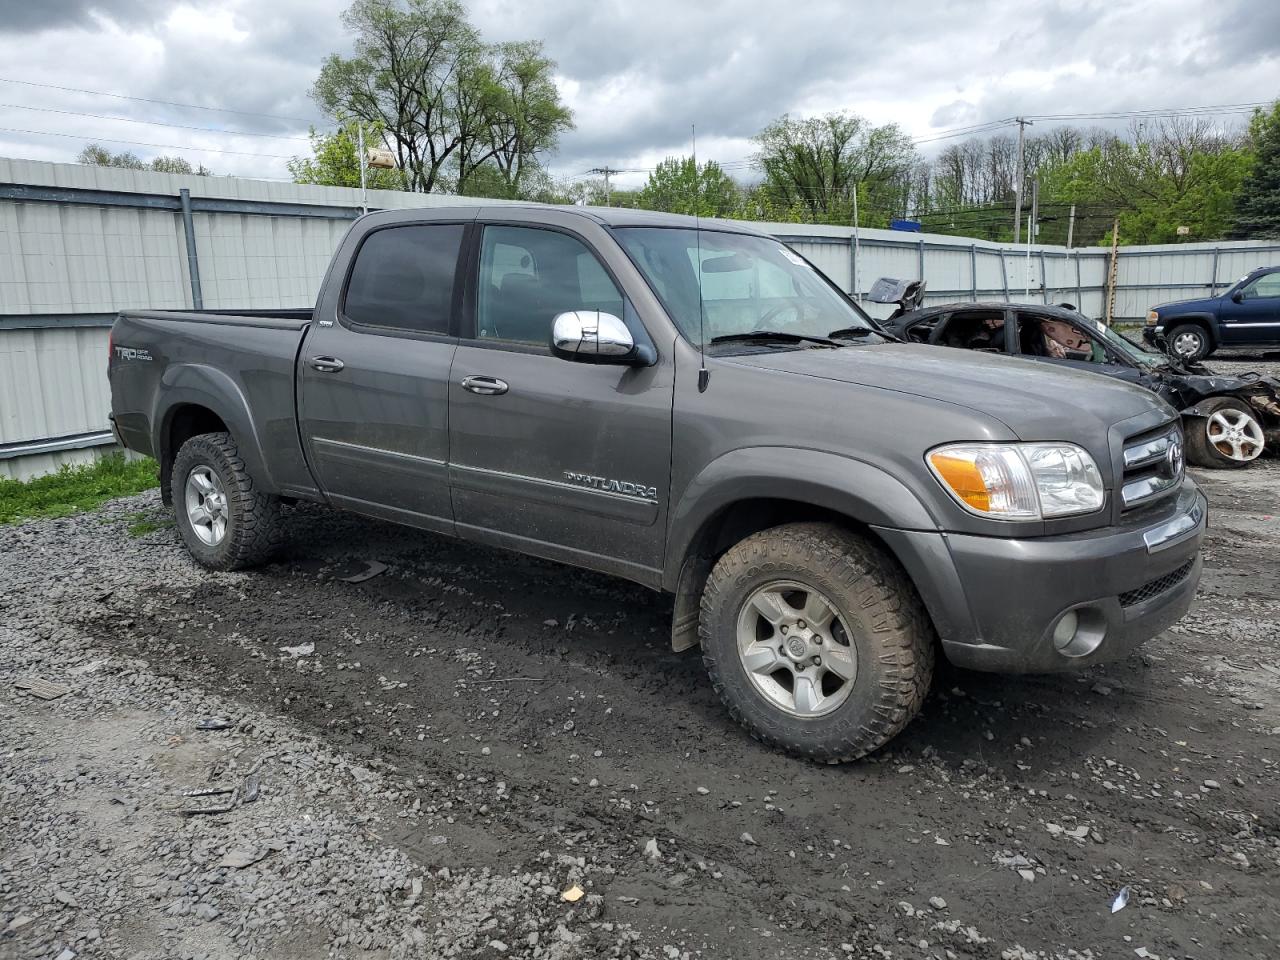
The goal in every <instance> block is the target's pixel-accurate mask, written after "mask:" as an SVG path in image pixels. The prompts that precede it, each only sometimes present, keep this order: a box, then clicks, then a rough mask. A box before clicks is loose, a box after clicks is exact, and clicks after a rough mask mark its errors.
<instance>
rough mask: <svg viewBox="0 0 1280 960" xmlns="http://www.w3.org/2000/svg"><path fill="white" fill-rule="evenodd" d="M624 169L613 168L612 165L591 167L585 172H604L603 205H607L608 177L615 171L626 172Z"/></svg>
mask: <svg viewBox="0 0 1280 960" xmlns="http://www.w3.org/2000/svg"><path fill="white" fill-rule="evenodd" d="M626 172H627V171H625V170H615V169H613V167H607V166H606V167H592V168H591V169H590V170H588V171H587V173H599V174H604V205H605V206H606V207H607V206H609V177H611V176H612V175H613V174H615V173H626Z"/></svg>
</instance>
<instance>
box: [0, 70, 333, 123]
mask: <svg viewBox="0 0 1280 960" xmlns="http://www.w3.org/2000/svg"><path fill="white" fill-rule="evenodd" d="M0 83H19V84H22V85H23V86H24V87H43V88H44V89H46V90H61V91H63V92H64V93H86V94H89V95H90V96H94V97H115V98H116V99H117V100H132V101H134V102H135V103H159V104H163V105H164V106H166V107H182V108H183V109H186V110H211V111H213V112H215V113H234V114H238V115H240V116H242V117H266V118H267V119H269V120H287V121H290V122H293V123H314V122H315V121H313V120H307V119H305V118H303V117H286V116H281V115H280V114H275V113H255V112H253V111H252V110H233V109H232V108H230V107H206V106H203V105H201V104H198V103H179V102H177V101H176V100H155V99H152V98H150V97H131V96H128V95H127V94H123V93H109V92H108V91H106V90H86V89H84V88H82V87H61V86H58V85H57V84H55V83H37V82H36V81H34V80H15V79H13V78H12V77H0Z"/></svg>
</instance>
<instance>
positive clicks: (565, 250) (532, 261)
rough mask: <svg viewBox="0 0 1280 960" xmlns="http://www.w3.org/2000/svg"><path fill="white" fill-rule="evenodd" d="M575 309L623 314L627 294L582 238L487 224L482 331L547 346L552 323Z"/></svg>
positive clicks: (479, 299) (479, 314)
mask: <svg viewBox="0 0 1280 960" xmlns="http://www.w3.org/2000/svg"><path fill="white" fill-rule="evenodd" d="M571 310H599V311H602V312H604V313H611V314H613V315H614V316H616V317H621V316H622V315H623V301H622V293H621V291H620V290H618V287H617V284H615V283H614V282H613V279H612V278H611V277H610V276H609V274H608V272H606V271H605V269H604V267H603V266H602V265H601V264H600V261H599V260H597V259H596V256H595V254H593V253H592V252H591V251H590V250H589V249H587V247H586V245H585V244H583V243H582V241H580V240H577V239H575V238H574V237H571V236H569V235H568V234H564V233H557V232H555V231H553V230H537V229H534V228H531V227H485V229H484V238H483V240H482V242H481V245H480V284H479V288H478V289H477V291H476V335H477V336H478V337H479V338H480V339H482V340H506V341H510V342H513V343H529V344H538V345H540V346H545V345H547V344H549V343H550V341H551V322H552V321H553V320H554V319H555V317H556V315H557V314H561V313H566V312H568V311H571Z"/></svg>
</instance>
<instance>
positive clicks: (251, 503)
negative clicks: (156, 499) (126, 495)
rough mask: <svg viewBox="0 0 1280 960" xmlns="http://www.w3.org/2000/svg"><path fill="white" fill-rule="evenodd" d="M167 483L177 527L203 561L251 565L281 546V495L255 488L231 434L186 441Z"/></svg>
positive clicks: (216, 566) (222, 566) (213, 565)
mask: <svg viewBox="0 0 1280 960" xmlns="http://www.w3.org/2000/svg"><path fill="white" fill-rule="evenodd" d="M169 483H170V487H169V489H170V491H171V492H172V494H173V510H174V515H175V517H176V519H177V522H178V531H179V532H180V533H181V534H182V539H183V541H184V542H185V543H186V545H187V549H188V550H190V551H191V555H192V556H193V557H195V559H196V560H197V562H199V563H200V564H201V565H202V566H206V567H209V568H210V569H211V570H239V569H241V568H243V567H251V566H254V565H256V564H259V563H262V562H263V561H264V560H266V559H267V558H268V557H269V556H270V555H271V553H272V552H273V551H274V550H275V549H276V547H277V546H279V543H280V539H281V536H282V528H281V522H280V499H279V497H274V496H271V495H270V494H267V493H262V492H260V491H258V490H256V489H255V488H254V482H253V478H252V477H250V476H249V474H248V473H247V472H246V471H245V467H244V461H243V460H241V459H240V454H239V451H238V450H237V449H236V443H235V441H234V440H233V439H232V438H231V434H229V433H202V434H200V435H199V436H195V437H192V438H191V439H190V440H188V441H187V442H186V443H184V444H183V445H182V449H181V450H179V451H178V455H177V456H176V457H175V458H174V461H173V472H172V473H171V474H170V481H169Z"/></svg>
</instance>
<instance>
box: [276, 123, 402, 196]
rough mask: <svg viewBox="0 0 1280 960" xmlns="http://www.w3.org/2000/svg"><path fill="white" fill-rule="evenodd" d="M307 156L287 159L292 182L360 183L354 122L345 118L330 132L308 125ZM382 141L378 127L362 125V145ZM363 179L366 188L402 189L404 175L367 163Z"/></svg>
mask: <svg viewBox="0 0 1280 960" xmlns="http://www.w3.org/2000/svg"><path fill="white" fill-rule="evenodd" d="M310 136H311V156H309V157H294V158H293V159H292V160H290V161H288V163H287V166H288V167H289V174H290V176H292V177H293V182H294V183H318V184H322V185H324V186H327V187H358V186H360V150H359V135H358V132H357V123H356V121H354V120H349V121H347V122H346V123H344V124H342V125H341V126H339V127H338V129H337V130H335V131H333V132H332V133H317V132H316V129H315V127H312V128H311V134H310ZM382 142H383V139H382V130H381V128H380V127H378V126H376V125H374V126H372V127H369V126H366V127H365V146H366V148H367V147H369V146H377V145H379V144H381V143H382ZM365 182H366V184H367V185H368V187H369V189H370V190H403V189H405V178H404V174H403V172H401V171H400V170H399V169H394V170H388V169H386V168H385V167H368V168H367V169H366V171H365Z"/></svg>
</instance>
